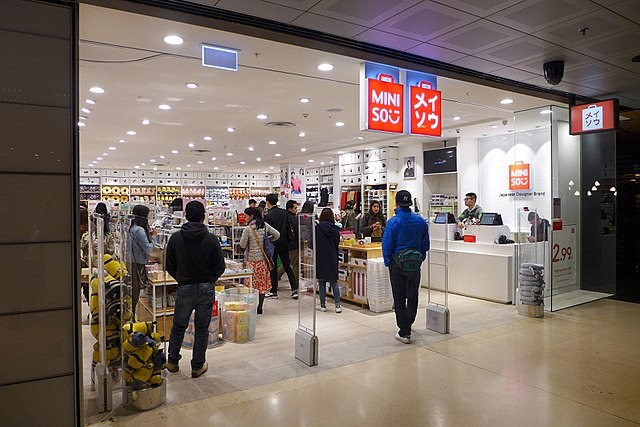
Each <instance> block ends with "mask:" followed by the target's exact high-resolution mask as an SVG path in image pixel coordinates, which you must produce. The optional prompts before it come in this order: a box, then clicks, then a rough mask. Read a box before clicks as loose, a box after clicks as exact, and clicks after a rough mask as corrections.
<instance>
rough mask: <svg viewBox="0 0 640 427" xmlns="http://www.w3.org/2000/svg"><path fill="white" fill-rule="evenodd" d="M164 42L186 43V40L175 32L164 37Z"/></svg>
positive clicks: (173, 43)
mask: <svg viewBox="0 0 640 427" xmlns="http://www.w3.org/2000/svg"><path fill="white" fill-rule="evenodd" d="M164 42H165V43H166V44H172V45H180V44H182V43H184V40H183V39H182V37H180V36H176V35H175V34H170V35H168V36H166V37H165V38H164Z"/></svg>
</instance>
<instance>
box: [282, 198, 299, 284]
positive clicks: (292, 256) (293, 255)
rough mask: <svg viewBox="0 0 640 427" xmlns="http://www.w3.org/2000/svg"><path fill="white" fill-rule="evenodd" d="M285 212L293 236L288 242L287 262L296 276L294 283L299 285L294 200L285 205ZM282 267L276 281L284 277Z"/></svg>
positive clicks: (296, 207)
mask: <svg viewBox="0 0 640 427" xmlns="http://www.w3.org/2000/svg"><path fill="white" fill-rule="evenodd" d="M286 209H287V212H288V213H289V220H290V221H291V223H290V224H289V226H290V227H291V233H292V234H293V240H292V241H291V242H289V262H291V268H292V269H293V274H294V275H295V276H296V282H298V283H300V263H299V256H298V255H299V252H300V251H299V249H298V246H299V245H300V243H299V235H298V202H296V201H295V200H288V201H287V205H286ZM284 273H285V270H284V266H283V265H282V264H281V265H280V267H278V281H280V279H281V278H282V276H283V275H284Z"/></svg>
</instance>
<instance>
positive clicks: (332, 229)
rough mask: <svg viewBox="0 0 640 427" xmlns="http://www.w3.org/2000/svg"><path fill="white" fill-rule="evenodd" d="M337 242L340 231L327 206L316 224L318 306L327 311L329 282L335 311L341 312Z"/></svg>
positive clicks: (338, 242)
mask: <svg viewBox="0 0 640 427" xmlns="http://www.w3.org/2000/svg"><path fill="white" fill-rule="evenodd" d="M338 244H340V231H339V230H338V227H337V226H336V221H335V216H334V215H333V211H332V210H331V209H329V208H324V209H323V210H322V212H321V213H320V222H319V223H318V225H316V254H322V256H316V277H317V279H318V284H319V286H320V307H318V310H320V311H327V305H326V299H327V282H329V283H330V284H331V290H332V292H333V299H334V301H335V304H336V313H342V308H341V307H340V288H339V287H338Z"/></svg>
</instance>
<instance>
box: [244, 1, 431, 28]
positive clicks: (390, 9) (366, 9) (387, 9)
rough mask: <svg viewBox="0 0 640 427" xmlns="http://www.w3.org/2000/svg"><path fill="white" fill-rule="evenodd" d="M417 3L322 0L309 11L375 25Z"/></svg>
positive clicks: (370, 25) (356, 22) (361, 23)
mask: <svg viewBox="0 0 640 427" xmlns="http://www.w3.org/2000/svg"><path fill="white" fill-rule="evenodd" d="M232 1H236V0H232ZM417 3H420V0H322V1H320V2H319V3H318V4H317V5H315V6H314V7H312V8H311V9H309V12H313V13H315V14H318V15H323V16H328V17H330V18H335V19H340V20H343V21H347V22H352V23H354V24H359V25H365V26H367V27H374V26H375V25H377V24H379V23H380V22H382V21H384V20H386V19H389V18H391V17H392V16H394V15H396V14H398V13H400V12H402V11H403V10H405V9H407V8H409V7H411V6H413V5H415V4H417Z"/></svg>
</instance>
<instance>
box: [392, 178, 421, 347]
mask: <svg viewBox="0 0 640 427" xmlns="http://www.w3.org/2000/svg"><path fill="white" fill-rule="evenodd" d="M411 200H412V199H411V193H409V192H408V191H406V190H400V191H398V193H397V194H396V206H397V207H396V210H395V213H396V214H395V216H394V217H393V218H391V219H389V221H387V227H386V229H385V231H384V235H383V237H382V256H383V257H384V265H385V266H387V267H389V278H390V279H391V290H392V292H393V306H394V310H395V313H396V324H397V325H398V328H399V330H398V332H397V333H396V336H395V338H396V339H397V340H398V341H400V342H402V343H404V344H410V343H411V325H413V322H414V321H415V320H416V314H417V312H418V291H419V289H420V267H421V265H422V262H423V261H424V260H425V259H426V257H427V251H428V250H429V225H428V223H427V221H425V219H424V218H422V217H421V216H420V215H418V214H416V213H414V212H411V208H410V206H411V205H412V204H413V203H412V202H411Z"/></svg>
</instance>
